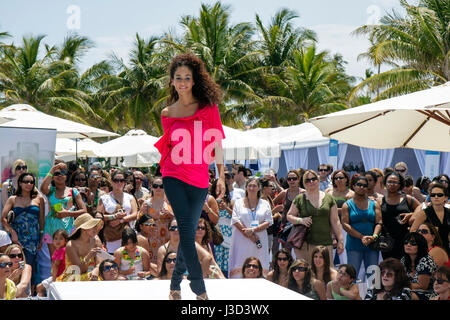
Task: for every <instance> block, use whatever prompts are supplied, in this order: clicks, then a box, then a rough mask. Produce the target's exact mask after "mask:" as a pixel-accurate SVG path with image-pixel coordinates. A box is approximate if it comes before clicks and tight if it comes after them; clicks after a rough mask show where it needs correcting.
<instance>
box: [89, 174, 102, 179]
mask: <svg viewBox="0 0 450 320" xmlns="http://www.w3.org/2000/svg"><path fill="white" fill-rule="evenodd" d="M89 178H90V179H99V178H100V176H99V175H98V174H93V175H91V176H89Z"/></svg>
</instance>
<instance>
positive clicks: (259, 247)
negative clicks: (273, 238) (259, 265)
mask: <svg viewBox="0 0 450 320" xmlns="http://www.w3.org/2000/svg"><path fill="white" fill-rule="evenodd" d="M256 247H257V248H258V249H261V248H262V244H261V241H259V239H258V240H256Z"/></svg>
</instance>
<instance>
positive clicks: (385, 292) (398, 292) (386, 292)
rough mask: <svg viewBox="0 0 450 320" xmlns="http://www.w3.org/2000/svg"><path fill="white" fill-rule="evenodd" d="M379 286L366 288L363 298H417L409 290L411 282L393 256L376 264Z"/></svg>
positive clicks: (401, 265)
mask: <svg viewBox="0 0 450 320" xmlns="http://www.w3.org/2000/svg"><path fill="white" fill-rule="evenodd" d="M378 267H379V269H380V271H381V273H380V281H379V285H380V287H379V288H376V287H374V288H373V289H368V290H367V293H366V296H365V298H364V300H418V297H417V295H416V294H415V293H413V292H412V290H411V282H410V281H409V279H408V276H407V275H406V272H405V268H404V267H403V264H402V263H401V262H400V261H399V260H398V259H395V258H387V259H386V260H383V261H382V262H380V264H379V265H378Z"/></svg>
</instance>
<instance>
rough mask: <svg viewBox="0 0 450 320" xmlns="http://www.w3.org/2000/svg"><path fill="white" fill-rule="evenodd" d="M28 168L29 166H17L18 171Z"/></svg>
mask: <svg viewBox="0 0 450 320" xmlns="http://www.w3.org/2000/svg"><path fill="white" fill-rule="evenodd" d="M27 169H28V166H17V167H16V171H17V170H27Z"/></svg>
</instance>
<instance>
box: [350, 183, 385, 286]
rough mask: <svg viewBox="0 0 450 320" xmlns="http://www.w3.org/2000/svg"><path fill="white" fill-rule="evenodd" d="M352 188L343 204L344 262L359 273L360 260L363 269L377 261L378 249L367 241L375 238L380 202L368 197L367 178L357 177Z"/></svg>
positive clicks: (379, 220)
mask: <svg viewBox="0 0 450 320" xmlns="http://www.w3.org/2000/svg"><path fill="white" fill-rule="evenodd" d="M353 188H354V191H355V195H354V196H353V198H352V199H350V200H348V201H346V202H345V203H344V204H343V206H342V225H343V227H344V230H345V231H346V232H347V242H346V245H345V249H346V250H347V262H348V263H349V264H351V265H353V266H354V267H355V269H356V273H357V274H359V269H360V267H361V264H362V262H364V267H365V269H366V272H367V268H368V267H369V266H373V265H377V264H378V256H379V252H378V251H375V250H372V249H371V248H369V244H371V243H373V242H374V241H376V238H377V237H378V235H379V233H380V231H381V223H382V221H381V208H380V205H379V204H378V203H377V202H375V200H370V199H369V198H368V195H367V188H368V181H367V178H366V177H365V176H359V177H358V178H356V182H355V184H354V186H353ZM361 280H363V279H361Z"/></svg>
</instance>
